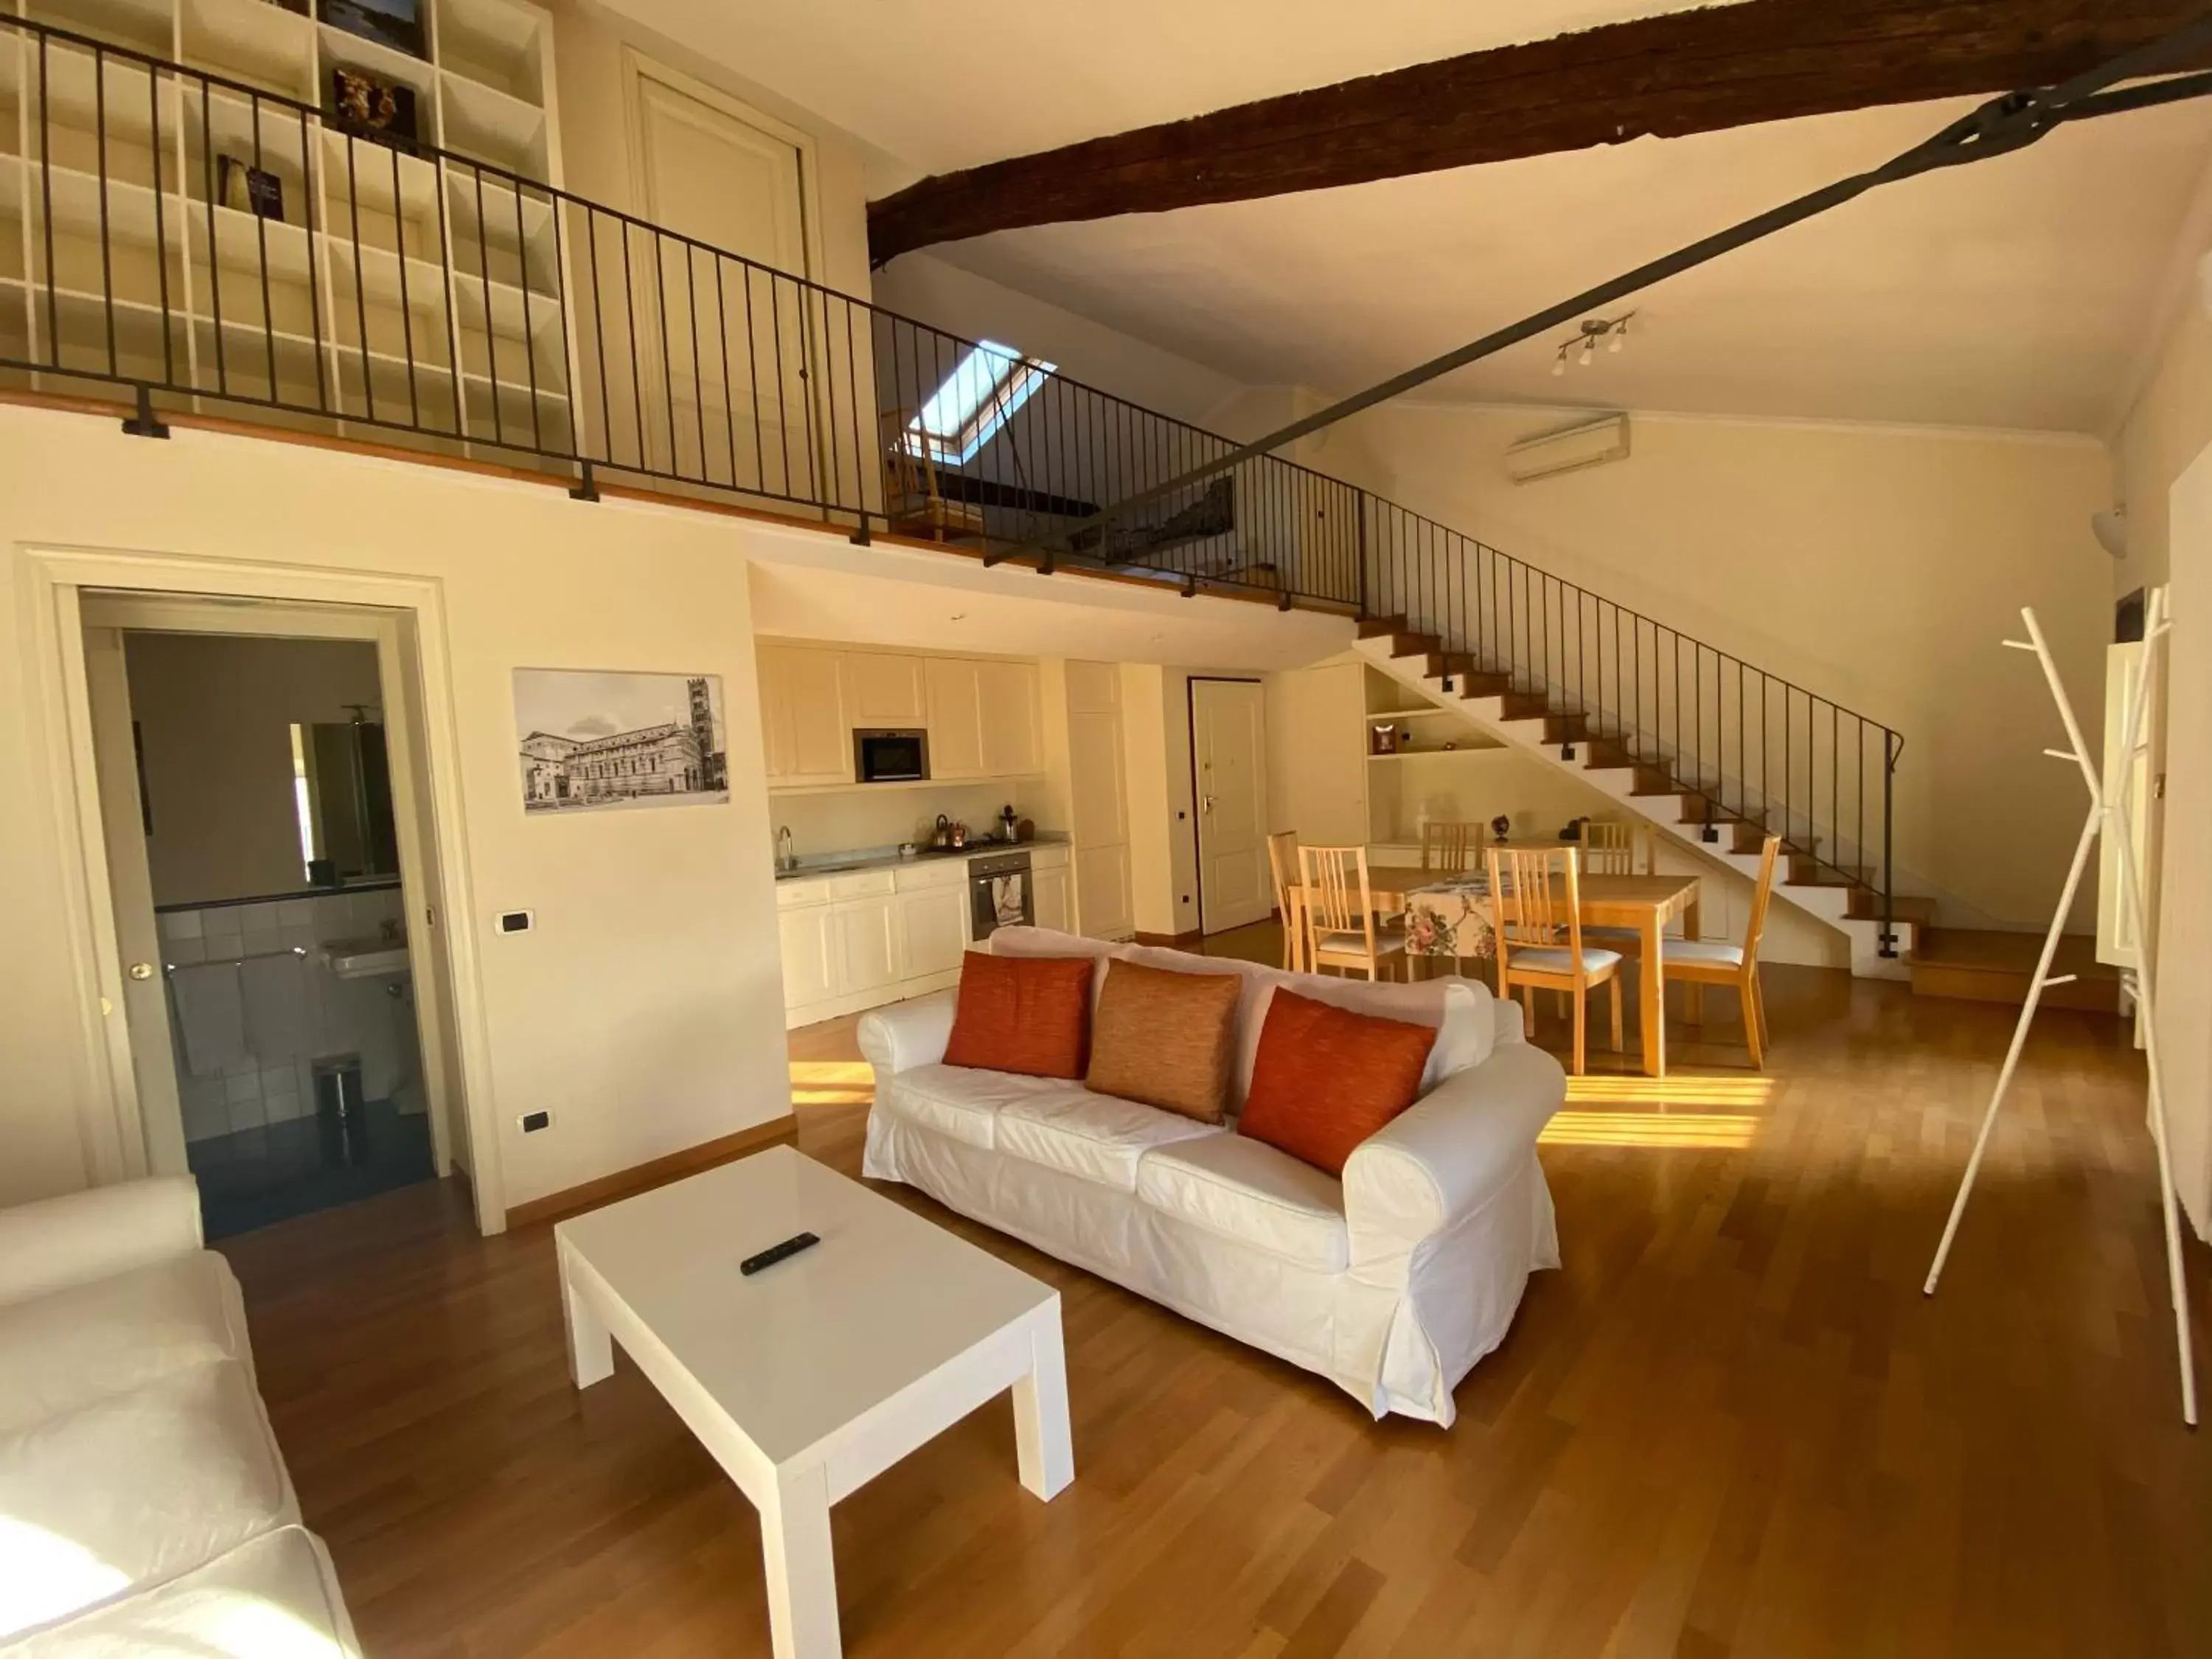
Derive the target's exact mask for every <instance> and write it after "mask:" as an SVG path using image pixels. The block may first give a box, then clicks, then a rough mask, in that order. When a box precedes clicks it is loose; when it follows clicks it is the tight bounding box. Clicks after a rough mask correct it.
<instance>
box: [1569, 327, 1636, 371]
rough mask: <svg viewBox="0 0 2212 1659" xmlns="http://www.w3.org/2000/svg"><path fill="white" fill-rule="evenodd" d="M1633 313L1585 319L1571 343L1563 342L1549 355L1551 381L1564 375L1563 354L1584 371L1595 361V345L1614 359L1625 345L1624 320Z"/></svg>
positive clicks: (1626, 331) (1626, 336)
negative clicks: (1603, 347)
mask: <svg viewBox="0 0 2212 1659" xmlns="http://www.w3.org/2000/svg"><path fill="white" fill-rule="evenodd" d="M1635 315H1636V313H1634V312H1632V311H1627V312H1623V313H1621V314H1620V316H1618V317H1585V318H1584V319H1583V322H1582V325H1581V327H1580V328H1578V329H1577V331H1576V332H1575V335H1574V337H1573V338H1572V339H1569V340H1563V341H1562V342H1560V343H1559V349H1558V350H1557V351H1555V352H1553V355H1552V374H1553V377H1554V378H1557V377H1558V376H1559V375H1562V374H1565V373H1566V372H1567V354H1568V353H1570V352H1572V353H1573V354H1574V357H1575V361H1576V362H1577V363H1579V364H1580V365H1581V366H1582V367H1583V368H1589V366H1590V364H1591V363H1593V362H1595V361H1596V358H1597V343H1598V342H1599V341H1600V340H1602V341H1604V342H1605V349H1606V354H1607V356H1619V355H1620V349H1621V348H1622V347H1623V346H1625V345H1626V344H1627V343H1628V319H1630V318H1632V317H1633V316H1635Z"/></svg>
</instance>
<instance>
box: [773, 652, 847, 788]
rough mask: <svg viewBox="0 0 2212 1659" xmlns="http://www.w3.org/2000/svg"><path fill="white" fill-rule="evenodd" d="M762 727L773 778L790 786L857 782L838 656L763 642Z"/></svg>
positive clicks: (774, 781)
mask: <svg viewBox="0 0 2212 1659" xmlns="http://www.w3.org/2000/svg"><path fill="white" fill-rule="evenodd" d="M757 658H758V661H759V665H760V689H761V727H762V738H763V746H764V748H765V749H766V750H767V754H768V781H769V783H770V784H773V785H779V786H781V787H785V788H799V787H806V786H811V785H818V784H836V783H850V782H852V781H853V736H852V725H851V722H850V721H849V720H848V719H847V718H846V715H845V709H844V702H843V691H842V684H841V676H840V675H839V673H838V671H837V659H836V656H835V655H834V654H833V653H829V652H827V651H805V650H799V649H796V648H794V647H790V646H781V645H763V646H762V647H760V648H759V650H758V652H757Z"/></svg>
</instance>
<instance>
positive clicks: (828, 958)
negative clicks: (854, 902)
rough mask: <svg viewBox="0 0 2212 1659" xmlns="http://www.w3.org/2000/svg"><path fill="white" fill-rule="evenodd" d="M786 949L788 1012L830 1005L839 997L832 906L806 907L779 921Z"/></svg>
mask: <svg viewBox="0 0 2212 1659" xmlns="http://www.w3.org/2000/svg"><path fill="white" fill-rule="evenodd" d="M776 923H777V931H778V933H779V934H780V935H781V942H782V945H783V1001H784V1006H786V1007H787V1008H789V1007H801V1006H805V1005H806V1004H808V1003H813V1002H826V1001H828V1000H829V999H830V998H831V997H834V996H836V994H837V939H836V933H835V932H834V930H833V928H832V925H831V919H830V913H829V905H828V904H827V903H826V902H823V903H816V904H810V905H805V906H804V907H802V908H793V909H789V910H786V911H783V912H782V913H781V915H778V916H777V917H776Z"/></svg>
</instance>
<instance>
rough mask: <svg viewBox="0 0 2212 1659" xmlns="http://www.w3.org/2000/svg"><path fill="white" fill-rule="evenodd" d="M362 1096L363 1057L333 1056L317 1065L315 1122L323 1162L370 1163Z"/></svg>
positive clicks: (327, 1057)
mask: <svg viewBox="0 0 2212 1659" xmlns="http://www.w3.org/2000/svg"><path fill="white" fill-rule="evenodd" d="M363 1107H364V1103H363V1101H362V1095H361V1056H360V1055H359V1054H330V1055H326V1056H325V1058H323V1059H321V1060H317V1061H316V1062H315V1121H316V1122H317V1124H318V1125H319V1127H320V1128H321V1130H322V1140H323V1162H324V1163H325V1164H366V1163H368V1114H367V1112H366V1111H365V1110H364V1109H363Z"/></svg>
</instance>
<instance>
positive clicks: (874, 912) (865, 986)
mask: <svg viewBox="0 0 2212 1659" xmlns="http://www.w3.org/2000/svg"><path fill="white" fill-rule="evenodd" d="M830 921H831V925H832V926H833V927H835V928H836V934H837V955H838V968H839V987H838V988H839V994H841V995H847V996H849V995H853V994H863V993H866V992H870V991H881V990H885V989H887V988H889V987H891V986H894V985H896V984H897V983H898V982H899V981H900V980H902V979H903V978H904V977H905V976H906V975H905V973H904V971H903V970H904V959H905V956H906V952H905V951H903V950H902V949H901V948H900V947H901V941H900V938H899V902H898V900H897V898H896V896H891V895H886V896H884V897H881V898H864V899H848V900H846V901H844V902H842V903H838V904H834V905H832V906H831V907H830Z"/></svg>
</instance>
